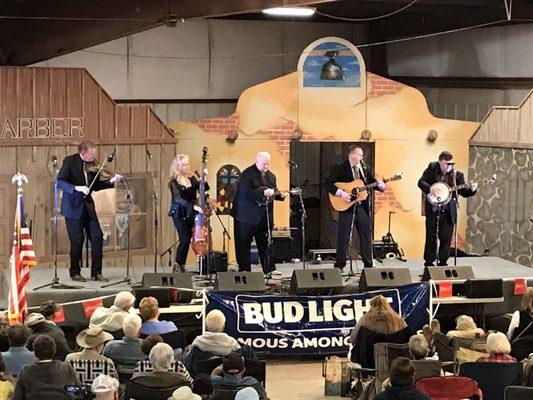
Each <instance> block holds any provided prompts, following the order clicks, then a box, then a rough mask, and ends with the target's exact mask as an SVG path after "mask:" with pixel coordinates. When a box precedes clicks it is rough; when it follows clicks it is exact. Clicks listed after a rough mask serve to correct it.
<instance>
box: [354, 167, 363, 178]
mask: <svg viewBox="0 0 533 400" xmlns="http://www.w3.org/2000/svg"><path fill="white" fill-rule="evenodd" d="M352 171H353V178H354V179H361V176H360V174H359V168H357V165H352Z"/></svg>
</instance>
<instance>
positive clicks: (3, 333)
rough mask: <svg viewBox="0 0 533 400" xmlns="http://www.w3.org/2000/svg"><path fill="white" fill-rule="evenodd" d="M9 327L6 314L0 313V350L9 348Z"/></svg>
mask: <svg viewBox="0 0 533 400" xmlns="http://www.w3.org/2000/svg"><path fill="white" fill-rule="evenodd" d="M8 329H9V321H8V320H7V317H6V314H4V313H0V352H4V351H8V350H9V338H8V337H7V331H8Z"/></svg>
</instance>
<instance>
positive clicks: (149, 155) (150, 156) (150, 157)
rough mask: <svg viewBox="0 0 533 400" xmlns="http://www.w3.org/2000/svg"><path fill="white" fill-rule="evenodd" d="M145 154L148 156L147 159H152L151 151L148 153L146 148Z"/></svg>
mask: <svg viewBox="0 0 533 400" xmlns="http://www.w3.org/2000/svg"><path fill="white" fill-rule="evenodd" d="M146 155H147V156H148V159H149V160H151V159H152V153H150V150H148V149H146Z"/></svg>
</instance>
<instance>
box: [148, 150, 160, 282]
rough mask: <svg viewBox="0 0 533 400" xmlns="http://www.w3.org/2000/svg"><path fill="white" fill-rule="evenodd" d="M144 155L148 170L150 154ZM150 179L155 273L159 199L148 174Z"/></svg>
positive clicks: (152, 176)
mask: <svg viewBox="0 0 533 400" xmlns="http://www.w3.org/2000/svg"><path fill="white" fill-rule="evenodd" d="M146 155H147V156H148V169H149V170H150V161H151V160H152V154H151V153H150V152H149V151H148V150H146ZM150 179H151V180H152V219H153V222H154V231H153V236H152V237H153V240H154V273H157V258H158V257H157V255H158V252H159V248H158V245H159V244H158V240H159V218H158V216H157V204H158V202H159V199H158V197H157V192H156V191H155V181H154V173H153V172H151V173H150Z"/></svg>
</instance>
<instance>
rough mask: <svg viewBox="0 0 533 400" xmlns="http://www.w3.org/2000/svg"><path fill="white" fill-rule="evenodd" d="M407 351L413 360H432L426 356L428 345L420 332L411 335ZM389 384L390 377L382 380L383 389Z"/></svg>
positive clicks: (442, 373)
mask: <svg viewBox="0 0 533 400" xmlns="http://www.w3.org/2000/svg"><path fill="white" fill-rule="evenodd" d="M409 353H411V356H412V357H413V360H415V361H420V360H426V359H429V360H433V359H432V358H431V357H430V358H428V354H429V345H428V342H427V340H426V338H425V337H424V335H421V334H416V335H413V336H411V338H410V339H409ZM413 365H414V364H413ZM415 370H416V365H415ZM415 375H416V374H415ZM441 375H444V372H443V371H442V370H441ZM389 386H390V377H389V378H387V379H385V380H384V381H383V390H385V389H386V388H388V387H389Z"/></svg>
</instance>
